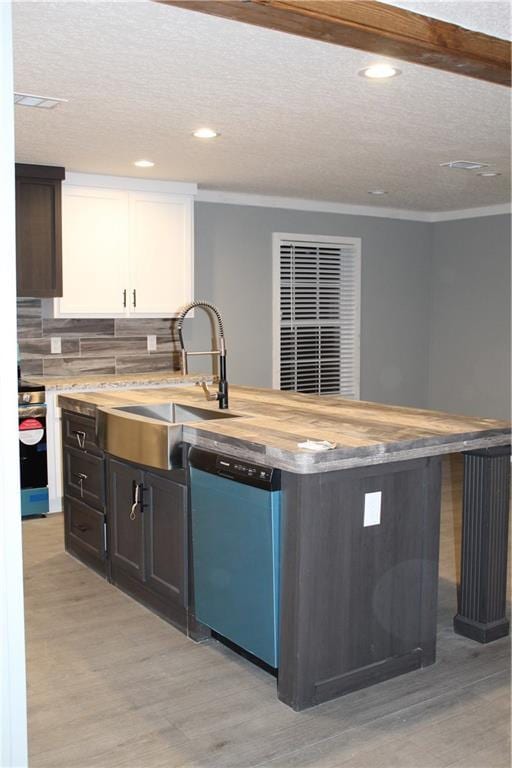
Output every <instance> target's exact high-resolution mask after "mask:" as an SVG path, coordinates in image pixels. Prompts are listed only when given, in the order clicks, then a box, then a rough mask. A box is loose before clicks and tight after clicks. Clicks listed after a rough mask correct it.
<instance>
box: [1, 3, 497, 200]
mask: <svg viewBox="0 0 512 768" xmlns="http://www.w3.org/2000/svg"><path fill="white" fill-rule="evenodd" d="M455 4H456V5H461V4H460V3H455ZM498 4H499V5H501V6H507V7H508V3H503V2H500V3H496V5H498ZM422 5H423V6H425V5H426V3H422ZM433 5H439V3H433ZM475 5H478V6H483V5H484V3H475ZM493 5H494V4H493ZM13 16H14V18H13V22H14V49H15V88H16V90H18V91H25V92H29V93H35V94H41V95H45V96H57V97H62V98H66V99H69V103H68V104H64V105H62V106H59V107H58V108H57V109H55V110H42V109H39V110H38V109H30V108H27V107H20V106H17V107H16V108H15V109H16V148H17V152H16V155H17V159H18V161H20V162H35V163H48V164H59V165H64V166H65V167H66V168H68V169H69V170H75V171H85V172H91V173H106V174H115V175H122V176H127V175H133V176H141V177H144V178H159V179H173V180H176V181H194V182H197V183H198V184H199V185H200V187H203V188H207V189H214V190H221V191H233V192H245V193H253V194H268V195H278V196H287V197H298V198H307V199H312V200H325V201H333V202H340V203H346V204H352V205H368V204H372V205H376V206H382V207H393V208H403V209H410V210H423V211H443V210H451V209H462V208H472V207H481V206H487V205H496V204H500V203H505V202H508V200H509V199H510V192H509V185H510V91H509V89H507V88H505V87H502V86H497V85H491V84H488V83H484V82H481V81H478V80H473V79H470V78H466V77H462V76H458V75H452V74H448V73H444V72H440V71H436V70H433V69H428V68H425V67H420V66H416V65H411V64H407V63H405V62H397V65H398V66H399V67H400V69H401V70H402V75H401V76H400V77H396V78H394V79H392V80H389V81H386V82H370V81H368V80H366V79H365V78H362V77H359V76H358V75H357V72H358V70H360V69H361V68H363V67H365V66H367V65H368V64H369V63H371V62H372V61H373V60H374V58H375V57H373V56H372V55H369V54H366V53H364V52H361V51H355V50H351V49H346V48H340V47H338V46H331V45H326V44H324V43H320V42H317V41H311V40H305V39H303V38H299V37H293V36H291V35H285V34H282V33H280V32H274V31H271V30H264V29H260V28H257V27H252V26H249V25H244V24H239V23H236V22H232V21H227V20H223V19H218V18H214V17H209V16H205V15H202V14H197V13H192V12H190V11H185V10H182V9H178V8H170V7H167V6H163V5H159V4H157V3H152V2H149V1H147V0H141V2H131V3H124V2H113V3H111V2H101V3H91V2H56V3H47V2H16V3H15V4H14V14H13ZM201 125H208V126H212V127H214V128H216V129H217V130H219V131H220V132H221V134H222V135H221V137H220V138H218V139H215V140H213V141H210V142H204V141H202V142H201V141H198V140H197V139H194V138H192V137H191V131H192V130H193V129H195V128H197V127H199V126H201ZM146 157H149V158H150V159H152V160H154V161H155V163H156V165H155V167H154V168H152V169H149V170H144V171H141V170H139V169H136V168H134V166H133V165H132V162H133V161H134V160H136V159H138V158H146ZM460 159H462V160H468V159H469V160H473V159H476V160H481V161H485V162H487V163H489V164H490V165H491V166H492V167H493V168H494V167H495V168H496V169H497V170H499V171H500V172H501V173H502V174H503V175H502V176H499V177H496V178H493V179H485V178H481V177H479V176H477V175H476V173H474V172H468V171H450V170H447V169H445V168H440V167H439V164H440V163H442V162H446V161H449V160H460ZM375 188H384V189H386V190H388V194H387V195H385V196H383V197H381V198H375V197H371V196H370V195H368V190H369V189H375Z"/></svg>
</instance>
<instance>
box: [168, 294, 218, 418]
mask: <svg viewBox="0 0 512 768" xmlns="http://www.w3.org/2000/svg"><path fill="white" fill-rule="evenodd" d="M195 307H201V309H204V310H205V311H206V312H207V313H208V315H209V316H210V317H211V315H215V317H216V318H217V323H218V326H219V348H218V349H212V350H210V351H209V352H187V350H186V349H185V342H184V341H183V320H184V319H185V317H186V316H187V314H188V313H189V312H190V310H191V309H195ZM177 327H178V337H179V341H180V347H181V367H182V370H183V374H184V375H185V374H187V373H188V356H189V355H211V356H212V357H214V356H218V358H219V389H218V391H217V392H210V390H209V389H208V386H207V384H206V382H205V381H201V382H198V385H199V386H201V387H202V388H203V391H204V393H205V395H206V399H207V400H218V401H219V408H222V409H224V408H227V407H228V382H227V379H226V345H225V343H224V325H223V323H222V318H221V316H220V312H219V310H218V309H217V307H216V306H214V305H213V304H210V302H208V301H192V302H190V304H187V305H186V307H183V309H182V310H181V312H180V313H179V315H178V320H177Z"/></svg>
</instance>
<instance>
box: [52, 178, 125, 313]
mask: <svg viewBox="0 0 512 768" xmlns="http://www.w3.org/2000/svg"><path fill="white" fill-rule="evenodd" d="M62 249H63V270H64V283H63V295H62V298H61V299H60V300H59V301H58V303H57V307H56V309H57V314H58V315H60V316H64V317H67V316H71V317H73V316H78V317H87V316H88V315H89V316H95V317H101V316H108V317H114V316H116V315H118V316H123V315H125V314H126V307H125V304H127V301H128V290H129V286H128V284H127V271H126V263H127V259H128V197H127V195H126V192H124V191H123V190H117V189H96V188H93V187H79V186H71V185H67V184H65V185H64V187H63V190H62ZM125 291H126V294H125ZM125 297H126V298H125Z"/></svg>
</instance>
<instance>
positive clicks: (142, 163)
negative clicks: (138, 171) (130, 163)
mask: <svg viewBox="0 0 512 768" xmlns="http://www.w3.org/2000/svg"><path fill="white" fill-rule="evenodd" d="M134 165H136V166H137V168H152V167H153V166H154V162H153V161H152V160H136V161H135V162H134Z"/></svg>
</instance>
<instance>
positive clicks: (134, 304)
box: [133, 288, 137, 307]
mask: <svg viewBox="0 0 512 768" xmlns="http://www.w3.org/2000/svg"><path fill="white" fill-rule="evenodd" d="M133 306H134V307H136V306H137V289H136V288H134V289H133Z"/></svg>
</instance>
